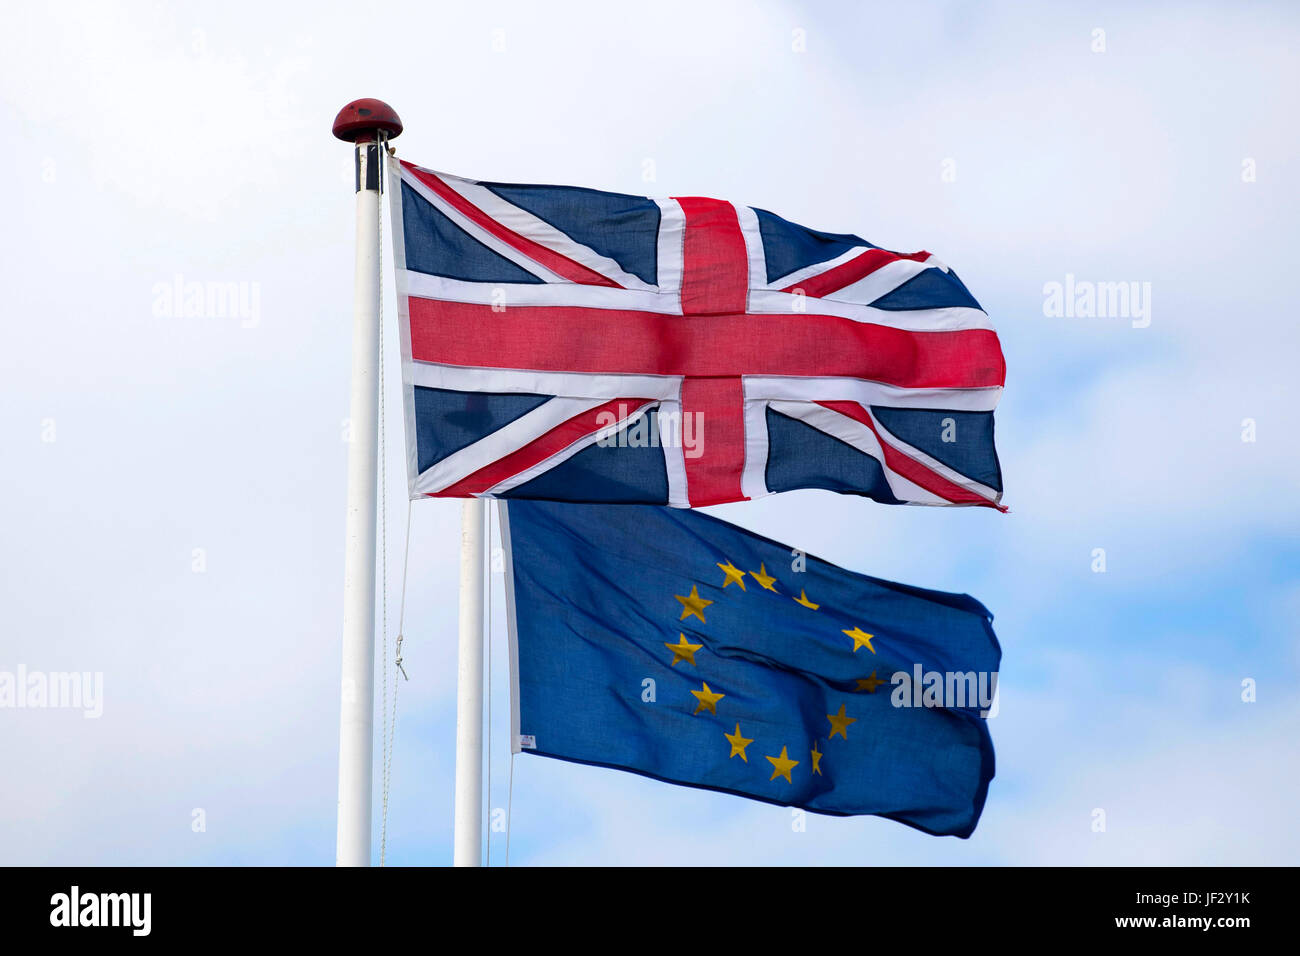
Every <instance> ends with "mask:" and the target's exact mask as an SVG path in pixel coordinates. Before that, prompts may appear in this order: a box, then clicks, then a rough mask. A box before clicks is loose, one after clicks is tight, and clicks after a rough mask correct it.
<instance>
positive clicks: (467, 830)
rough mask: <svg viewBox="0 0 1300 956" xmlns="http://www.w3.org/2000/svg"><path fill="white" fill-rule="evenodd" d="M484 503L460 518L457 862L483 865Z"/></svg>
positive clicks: (472, 503)
mask: <svg viewBox="0 0 1300 956" xmlns="http://www.w3.org/2000/svg"><path fill="white" fill-rule="evenodd" d="M483 515H484V507H483V499H482V498H469V499H467V500H466V501H464V502H462V504H461V512H460V521H461V525H460V642H459V648H458V651H457V666H456V804H455V844H454V853H453V862H454V864H455V865H456V866H480V865H481V864H482V862H483V643H484V642H483V552H484V538H485V534H484V530H483Z"/></svg>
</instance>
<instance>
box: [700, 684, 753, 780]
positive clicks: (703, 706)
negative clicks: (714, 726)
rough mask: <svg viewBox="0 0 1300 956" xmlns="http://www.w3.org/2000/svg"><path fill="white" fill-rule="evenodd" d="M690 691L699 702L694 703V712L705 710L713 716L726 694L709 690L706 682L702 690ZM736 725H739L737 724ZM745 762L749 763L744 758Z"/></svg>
mask: <svg viewBox="0 0 1300 956" xmlns="http://www.w3.org/2000/svg"><path fill="white" fill-rule="evenodd" d="M691 693H692V694H694V695H695V699H696V700H698V701H699V703H698V704H696V705H695V711H694V712H695V713H697V714H698V713H699V712H700V711H702V710H707V711H708V712H709V713H710V714H714V715H715V716H716V715H717V713H718V701H720V700H722V698H724V697H726V696H727V695H726V694H715V693H714V692H713V691H711V690H709V685H708V684H705V685H704V690H693V691H691ZM736 726H740V725H739V724H737V725H736ZM745 763H749V761H748V760H746V761H745Z"/></svg>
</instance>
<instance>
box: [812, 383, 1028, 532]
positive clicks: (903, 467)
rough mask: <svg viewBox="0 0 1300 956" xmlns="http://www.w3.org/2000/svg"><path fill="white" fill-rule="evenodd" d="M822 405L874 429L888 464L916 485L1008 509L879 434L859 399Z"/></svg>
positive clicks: (941, 494)
mask: <svg viewBox="0 0 1300 956" xmlns="http://www.w3.org/2000/svg"><path fill="white" fill-rule="evenodd" d="M817 404H818V405H820V406H822V407H823V408H829V409H830V410H831V411H833V412H839V413H840V414H841V415H844V416H845V417H847V418H851V419H853V420H854V421H855V422H861V423H862V424H863V425H866V426H867V427H868V428H870V429H871V434H873V435H875V436H876V440H877V441H878V442H880V448H881V450H882V451H883V452H884V454H885V464H886V465H888V466H889V468H890V470H891V471H893V472H896V473H897V474H900V475H902V476H903V477H904V478H906V479H907V480H908V481H910V482H912V484H914V485H919V486H921V487H922V488H924V489H925V490H926V491H928V492H930V493H931V494H935V495H938V496H939V497H940V498H943V499H944V500H945V501H951V502H953V503H955V504H970V505H985V506H987V507H990V508H997V509H998V510H999V511H1006V510H1007V509H1006V508H1004V507H1003V506H1002V505H1000V504H998V503H997V502H996V501H992V500H990V499H988V498H985V497H984V496H983V495H980V494H976V493H975V492H973V491H971V490H969V489H967V488H963V487H962V486H961V485H958V484H956V483H954V482H951V481H949V480H948V479H947V478H945V477H943V475H941V474H939V473H938V472H936V471H934V470H933V469H931V468H930V467H929V466H927V465H925V464H922V463H921V462H919V461H917V460H916V459H915V458H912V457H911V456H910V455H905V454H903V453H902V452H901V451H899V450H898V449H897V448H895V447H894V446H893V445H891V444H889V442H887V441H885V440H884V439H883V438H881V437H880V432H879V431H877V430H876V424H875V422H873V421H872V420H871V416H870V415H868V414H867V410H866V409H865V408H863V407H862V406H861V405H860V404H858V403H857V402H818V403H817Z"/></svg>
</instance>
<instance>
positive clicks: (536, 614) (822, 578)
mask: <svg viewBox="0 0 1300 956" xmlns="http://www.w3.org/2000/svg"><path fill="white" fill-rule="evenodd" d="M506 508H507V511H506V517H505V521H504V522H503V530H504V531H505V540H506V544H507V549H506V550H507V554H508V555H509V559H508V560H509V567H508V568H507V572H508V573H507V581H508V586H507V591H508V593H509V603H510V618H511V637H512V640H513V642H514V646H513V649H512V651H513V654H514V661H515V668H514V680H515V682H516V689H515V702H516V706H515V714H514V721H515V727H514V732H515V742H514V744H515V749H516V750H517V751H518V750H523V751H531V752H533V753H537V754H542V755H545V756H549V757H559V758H561V759H564V760H572V761H577V762H580V763H588V764H597V765H600V766H606V767H615V768H618V769H622V770H631V771H634V772H636V773H641V774H645V775H647V776H650V777H656V778H658V779H660V780H665V781H668V782H670V783H677V784H684V785H687V786H692V787H703V788H706V789H710V790H722V791H726V792H728V793H735V794H739V795H742V796H746V797H751V798H753V799H755V800H764V801H767V802H769V803H777V804H782V805H787V806H796V807H803V808H805V809H807V810H812V811H816V812H818V813H828V814H840V815H845V814H877V815H879V816H884V817H889V818H890V819H893V820H898V821H899V822H901V823H906V824H907V825H908V826H912V827H916V828H917V829H919V830H924V831H925V832H927V833H933V834H951V835H954V836H960V837H967V836H970V834H971V832H972V831H973V830H974V829H975V824H976V822H977V821H978V820H979V816H980V811H981V810H982V809H983V807H984V798H985V795H986V794H987V792H988V786H989V781H990V780H991V779H992V777H993V745H992V742H991V740H990V738H989V732H988V725H987V715H988V711H989V709H990V707H991V705H992V694H993V692H994V690H995V689H996V681H997V669H998V662H999V660H1000V659H1001V650H1000V649H999V647H998V642H997V638H996V637H995V636H994V634H993V628H992V615H990V614H989V612H988V611H987V610H986V609H985V608H984V606H983V605H981V604H980V603H979V602H978V601H976V600H975V599H974V598H971V597H969V596H967V595H964V594H949V593H945V592H941V591H929V590H923V589H921V588H914V587H908V586H906V585H902V584H893V583H891V582H889V581H882V580H879V579H877V578H871V577H867V576H865V575H862V574H856V573H854V572H852V571H846V570H844V569H843V568H838V567H836V566H834V565H832V564H829V563H827V562H825V561H821V560H818V559H817V558H813V557H809V556H805V555H803V554H802V553H801V552H798V551H792V550H791V549H790V548H789V547H787V546H785V545H783V544H778V543H777V542H775V541H771V540H769V539H767V538H763V537H760V536H759V535H756V534H752V533H750V532H748V531H746V530H744V529H743V528H738V527H736V526H735V525H731V524H728V523H727V522H725V521H720V520H718V519H717V518H713V517H710V516H708V515H705V514H701V513H698V512H695V511H687V510H679V509H671V508H659V507H654V506H643V505H575V504H556V503H551V502H542V501H522V500H519V501H511V502H509V504H508V505H507V506H506Z"/></svg>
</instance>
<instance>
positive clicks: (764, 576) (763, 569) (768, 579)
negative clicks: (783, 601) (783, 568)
mask: <svg viewBox="0 0 1300 956" xmlns="http://www.w3.org/2000/svg"><path fill="white" fill-rule="evenodd" d="M749 576H750V577H751V578H753V579H754V580H755V581H757V582H758V583H759V584H761V585H762V586H763V587H765V588H767V589H768V590H769V591H775V590H776V588H775V587H773V585H774V584H776V578H774V577H772V575H770V574H768V573H767V565H766V564H760V565H759V566H758V573H757V574H755V573H754V572H753V571H750V572H749Z"/></svg>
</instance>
